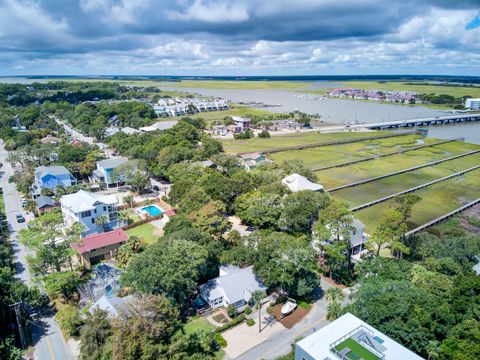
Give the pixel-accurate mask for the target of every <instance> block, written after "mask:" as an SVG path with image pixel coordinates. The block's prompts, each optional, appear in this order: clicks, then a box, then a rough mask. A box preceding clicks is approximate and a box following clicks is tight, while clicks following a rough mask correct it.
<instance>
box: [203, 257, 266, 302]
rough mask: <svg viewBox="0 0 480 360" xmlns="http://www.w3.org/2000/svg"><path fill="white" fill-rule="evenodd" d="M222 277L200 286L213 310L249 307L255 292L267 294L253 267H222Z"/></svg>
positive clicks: (204, 298) (204, 297) (220, 271)
mask: <svg viewBox="0 0 480 360" xmlns="http://www.w3.org/2000/svg"><path fill="white" fill-rule="evenodd" d="M219 273H220V276H219V277H217V278H215V279H212V280H209V281H208V282H207V283H206V284H203V285H201V286H200V296H201V297H202V299H203V300H205V301H206V302H207V303H208V305H210V307H211V308H212V309H215V308H218V307H220V306H228V305H230V304H233V305H235V307H236V308H237V309H240V308H242V307H243V306H245V305H247V304H248V303H249V302H250V301H251V299H252V294H253V293H254V292H255V291H264V292H266V290H267V287H266V286H265V284H264V283H263V282H262V280H261V279H260V278H259V277H258V276H257V275H255V274H254V272H253V266H248V267H246V268H243V269H241V268H239V267H238V266H232V265H228V266H222V267H220V269H219Z"/></svg>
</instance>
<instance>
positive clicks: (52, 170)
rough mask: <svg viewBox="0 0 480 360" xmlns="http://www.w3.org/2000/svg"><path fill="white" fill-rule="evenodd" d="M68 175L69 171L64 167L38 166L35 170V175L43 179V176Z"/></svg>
mask: <svg viewBox="0 0 480 360" xmlns="http://www.w3.org/2000/svg"><path fill="white" fill-rule="evenodd" d="M65 174H68V175H70V171H68V170H67V168H66V167H65V166H39V167H37V168H36V169H35V175H39V176H40V177H44V176H45V175H55V176H58V175H65Z"/></svg>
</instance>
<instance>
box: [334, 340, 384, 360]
mask: <svg viewBox="0 0 480 360" xmlns="http://www.w3.org/2000/svg"><path fill="white" fill-rule="evenodd" d="M346 347H348V348H349V349H350V350H351V352H353V353H354V354H355V356H352V354H351V353H349V354H347V357H348V358H349V359H353V360H357V359H362V358H363V359H365V360H378V359H379V357H378V356H376V355H375V354H374V353H372V352H371V351H369V350H367V348H365V347H363V346H362V345H360V344H359V343H358V342H356V341H355V340H353V339H352V338H348V339H346V340H345V341H342V342H341V343H340V344H338V345H337V346H335V350H337V351H341V350H343V349H344V348H346Z"/></svg>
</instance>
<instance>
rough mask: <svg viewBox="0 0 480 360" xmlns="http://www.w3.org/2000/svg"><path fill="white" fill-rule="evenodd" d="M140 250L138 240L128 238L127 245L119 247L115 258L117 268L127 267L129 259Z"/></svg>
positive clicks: (136, 237) (137, 238)
mask: <svg viewBox="0 0 480 360" xmlns="http://www.w3.org/2000/svg"><path fill="white" fill-rule="evenodd" d="M140 250H141V243H140V238H139V237H138V236H135V235H133V236H130V237H129V239H128V240H127V243H126V244H124V245H122V246H120V248H119V249H118V253H117V256H116V258H115V260H116V263H117V265H118V267H120V268H124V267H125V266H127V264H128V262H129V261H130V259H131V258H132V257H133V256H134V255H135V254H138V253H139V252H140Z"/></svg>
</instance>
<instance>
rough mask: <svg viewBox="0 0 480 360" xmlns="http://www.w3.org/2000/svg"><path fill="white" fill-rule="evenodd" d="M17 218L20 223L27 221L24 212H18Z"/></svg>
mask: <svg viewBox="0 0 480 360" xmlns="http://www.w3.org/2000/svg"><path fill="white" fill-rule="evenodd" d="M16 218H17V222H18V223H23V222H25V218H24V217H23V215H22V214H17V216H16Z"/></svg>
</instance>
